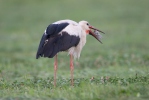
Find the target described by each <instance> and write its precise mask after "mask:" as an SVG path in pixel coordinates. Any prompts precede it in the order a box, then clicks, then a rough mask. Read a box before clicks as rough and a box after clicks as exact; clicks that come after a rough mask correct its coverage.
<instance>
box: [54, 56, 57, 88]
mask: <svg viewBox="0 0 149 100" xmlns="http://www.w3.org/2000/svg"><path fill="white" fill-rule="evenodd" d="M56 72H57V54H56V55H55V59H54V87H56Z"/></svg>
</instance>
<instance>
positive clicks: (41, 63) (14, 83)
mask: <svg viewBox="0 0 149 100" xmlns="http://www.w3.org/2000/svg"><path fill="white" fill-rule="evenodd" d="M148 4H149V1H148V0H102V1H101V0H88V1H87V0H74V1H71V0H63V1H62V0H44V1H42V0H0V100H148V99H149V44H148V43H149V11H148V10H149V6H148ZM61 19H72V20H75V21H77V22H78V21H80V20H87V21H88V22H90V24H91V25H93V26H95V27H97V28H99V29H101V30H102V31H104V32H105V33H106V34H105V35H103V39H102V42H103V44H100V43H99V42H98V41H97V40H95V39H94V38H93V37H91V36H88V37H87V44H86V45H85V47H84V48H83V51H82V53H81V58H80V59H79V60H75V62H74V66H75V71H74V78H75V79H74V87H72V86H70V68H69V56H67V53H60V54H59V55H58V62H59V63H58V64H59V65H58V73H57V74H58V77H57V87H56V88H54V87H53V72H54V71H53V62H54V59H44V58H41V59H38V60H36V59H35V55H36V51H37V48H38V44H39V41H40V38H41V36H42V34H43V32H44V30H45V28H46V27H47V25H49V24H50V23H52V22H54V21H57V20H61Z"/></svg>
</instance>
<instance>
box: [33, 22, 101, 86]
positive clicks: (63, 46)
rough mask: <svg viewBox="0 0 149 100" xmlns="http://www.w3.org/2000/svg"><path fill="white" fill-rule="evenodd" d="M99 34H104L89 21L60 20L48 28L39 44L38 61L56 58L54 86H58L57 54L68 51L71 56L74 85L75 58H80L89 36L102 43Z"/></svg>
mask: <svg viewBox="0 0 149 100" xmlns="http://www.w3.org/2000/svg"><path fill="white" fill-rule="evenodd" d="M92 29H93V30H94V32H93V31H92ZM99 32H101V33H104V32H102V31H100V30H98V29H96V28H94V27H93V26H91V25H90V24H89V23H88V22H87V21H80V22H79V23H77V22H75V21H72V20H60V21H57V22H54V23H52V24H50V25H49V26H48V27H47V28H46V30H45V32H44V34H43V36H42V38H41V41H40V44H39V48H38V51H37V55H36V59H38V58H39V57H48V58H53V57H54V56H55V60H54V86H56V72H57V53H58V52H60V51H67V52H68V54H69V55H70V71H71V85H73V70H74V66H73V57H74V58H79V57H80V53H81V51H82V48H83V46H84V45H85V43H86V36H87V34H90V35H92V36H93V37H95V38H96V39H97V40H98V41H99V42H100V43H102V42H101V41H100V39H101V35H100V34H99Z"/></svg>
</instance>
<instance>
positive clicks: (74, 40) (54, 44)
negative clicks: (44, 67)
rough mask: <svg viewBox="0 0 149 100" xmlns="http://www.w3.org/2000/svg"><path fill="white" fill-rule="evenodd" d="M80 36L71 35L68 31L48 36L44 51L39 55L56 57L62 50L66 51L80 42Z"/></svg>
mask: <svg viewBox="0 0 149 100" xmlns="http://www.w3.org/2000/svg"><path fill="white" fill-rule="evenodd" d="M79 41H80V38H79V36H75V35H69V34H68V33H67V32H62V34H57V35H55V36H54V37H51V38H48V42H47V44H46V45H44V47H43V50H42V51H43V52H42V53H41V54H40V55H39V56H44V57H49V58H52V57H54V56H55V55H56V54H57V53H58V52H60V51H66V50H68V49H69V48H71V47H73V46H77V44H78V43H79Z"/></svg>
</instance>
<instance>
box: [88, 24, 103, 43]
mask: <svg viewBox="0 0 149 100" xmlns="http://www.w3.org/2000/svg"><path fill="white" fill-rule="evenodd" d="M89 28H90V29H93V30H94V32H92V30H90V32H89V34H90V35H92V36H93V37H95V38H96V39H97V40H98V41H99V42H100V43H102V42H101V41H100V39H101V35H100V34H99V32H101V33H103V34H105V33H104V32H102V31H100V30H99V29H96V28H94V27H93V26H89Z"/></svg>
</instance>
